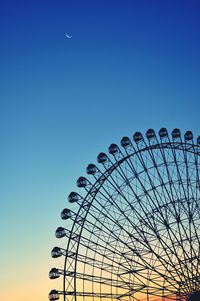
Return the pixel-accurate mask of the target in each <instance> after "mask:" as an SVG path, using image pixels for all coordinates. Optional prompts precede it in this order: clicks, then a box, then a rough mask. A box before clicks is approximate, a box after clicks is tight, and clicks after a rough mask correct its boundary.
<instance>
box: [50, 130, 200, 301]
mask: <svg viewBox="0 0 200 301" xmlns="http://www.w3.org/2000/svg"><path fill="white" fill-rule="evenodd" d="M161 130H162V132H161ZM161 130H160V132H159V134H160V137H161V133H163V136H162V137H161V140H160V141H158V140H157V137H156V135H155V133H154V131H153V130H151V129H150V130H148V131H147V133H146V135H147V139H148V144H147V142H146V141H145V139H143V137H142V135H141V133H138V132H137V133H135V135H134V141H135V142H136V147H134V146H133V144H132V143H131V142H130V140H129V141H128V140H127V139H128V138H127V137H124V138H126V139H125V140H126V141H127V143H126V144H124V149H125V153H123V152H122V151H121V150H120V148H119V147H117V146H116V145H114V144H112V145H111V146H110V148H109V152H110V153H111V154H112V155H113V157H114V160H115V162H112V161H111V159H110V158H109V157H108V156H107V155H106V154H104V153H100V154H99V156H98V162H100V163H102V165H103V166H104V168H105V171H104V172H102V171H101V170H100V169H99V168H97V167H96V166H94V165H92V166H90V168H88V169H87V171H88V173H89V174H93V176H94V178H95V182H94V184H91V183H90V182H89V181H88V180H87V179H85V178H83V177H81V178H79V180H78V181H77V183H78V186H79V187H84V188H85V190H86V195H85V197H82V196H81V195H78V194H77V196H78V199H77V204H78V206H79V209H78V210H77V213H75V212H72V211H70V214H69V210H68V211H66V214H68V215H66V218H65V217H64V219H70V220H71V221H72V222H73V224H72V227H71V230H67V229H64V228H61V227H59V228H58V229H57V232H56V233H57V237H63V236H66V237H67V238H68V243H67V247H66V251H65V252H63V253H62V252H61V253H62V254H63V255H64V256H65V261H64V268H63V270H62V269H61V270H58V269H57V270H55V269H54V271H53V272H52V273H51V275H50V278H52V279H53V278H57V277H58V276H59V275H63V291H56V290H53V293H52V292H51V293H50V297H49V299H50V300H57V299H58V298H59V295H60V294H62V295H63V296H64V300H65V301H69V300H70V301H72V300H75V301H79V300H85V299H87V300H88V299H89V300H100V299H105V300H148V301H150V300H165V301H167V300H186V299H187V298H188V296H189V295H191V294H192V293H193V292H194V291H198V290H199V289H200V287H199V278H200V276H199V253H198V252H199V246H200V243H199V234H198V231H199V227H200V211H199V200H200V195H199V192H200V189H199V188H200V186H199V185H200V181H199V156H200V147H199V143H198V144H196V145H195V144H194V142H193V137H192V133H191V132H187V133H186V134H187V135H186V134H185V141H184V142H183V141H182V139H181V136H180V131H179V130H178V129H175V130H174V131H173V132H172V137H173V140H170V139H169V137H168V134H167V131H166V129H161ZM164 130H165V131H164ZM122 140H123V139H122ZM125 140H124V141H125ZM198 141H199V138H198ZM85 232H86V233H87V235H86V233H85ZM81 248H83V249H84V252H82V253H84V254H82V253H81V252H80V249H81ZM92 255H93V257H91V256H92ZM100 259H101V260H100ZM81 265H83V267H82V272H80V271H79V266H81ZM86 267H90V271H89V272H88V271H87V270H86ZM79 282H80V283H81V285H82V286H83V288H82V290H80V283H79ZM89 284H90V286H89V287H90V289H89V291H88V290H87V285H89ZM138 296H139V297H138ZM138 298H140V299H138ZM156 298H157V299H156Z"/></svg>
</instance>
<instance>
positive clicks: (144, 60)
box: [0, 0, 200, 301]
mask: <svg viewBox="0 0 200 301" xmlns="http://www.w3.org/2000/svg"><path fill="white" fill-rule="evenodd" d="M0 6H1V7H0V41H1V47H0V53H1V55H0V83H1V88H0V127H1V131H0V140H1V148H0V154H1V156H0V158H1V169H0V182H1V190H0V200H1V210H0V212H1V213H0V214H1V218H0V231H1V257H0V266H1V273H0V283H1V292H0V299H1V300H2V301H10V300H12V301H33V300H37V301H42V300H46V299H47V295H48V292H49V290H50V289H51V288H54V287H56V284H55V283H54V282H52V281H50V280H48V271H49V269H50V268H51V267H53V266H54V261H53V259H51V257H50V251H51V249H52V247H54V246H55V245H57V239H56V238H55V237H54V230H55V229H56V228H57V226H60V225H62V222H61V220H60V217H59V215H60V212H61V210H62V209H63V208H64V207H66V206H68V204H67V202H66V199H67V195H68V194H69V192H70V191H72V190H76V186H75V182H76V180H77V178H78V177H79V176H80V175H85V167H86V166H87V165H88V163H92V162H94V163H95V161H96V156H97V154H98V153H99V152H100V151H107V148H108V146H109V145H110V144H111V143H118V142H119V141H120V139H121V137H122V136H124V135H127V136H130V137H132V134H133V133H134V132H135V131H141V132H143V133H145V131H146V130H147V129H148V128H154V129H155V130H156V131H158V130H159V129H160V128H161V127H167V128H168V129H169V131H170V132H171V130H172V129H173V128H175V127H178V128H180V129H181V131H182V132H183V133H184V132H185V131H186V130H192V131H193V133H194V135H195V136H197V135H199V134H200V126H199V111H200V84H199V83H200V4H199V1H198V0H190V1H189V0H188V1H184V0H179V1H177V0H167V1H161V0H157V1H154V0H152V1H150V0H138V1H136V0H123V1H122V0H121V1H119V0H115V1H113V0H90V1H89V0H86V1H83V0H77V1H75V0H71V1H67V0H54V1H52V0H48V1H47V0H46V1H45V0H40V1H38V0H35V1H27V0H26V1H21V0H18V1H15V0H10V1H9V0H8V1H1V4H0ZM66 32H67V33H68V34H69V35H72V38H71V39H67V38H66V37H65V33H66Z"/></svg>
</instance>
